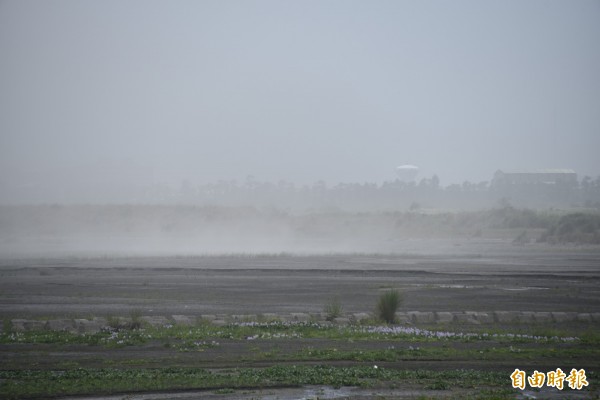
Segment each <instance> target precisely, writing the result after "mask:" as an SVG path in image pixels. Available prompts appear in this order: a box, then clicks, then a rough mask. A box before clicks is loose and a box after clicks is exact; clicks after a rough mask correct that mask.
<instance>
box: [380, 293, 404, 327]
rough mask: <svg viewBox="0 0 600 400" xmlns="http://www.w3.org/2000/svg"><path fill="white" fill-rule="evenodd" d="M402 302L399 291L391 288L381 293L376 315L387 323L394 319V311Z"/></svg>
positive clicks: (391, 322) (392, 321)
mask: <svg viewBox="0 0 600 400" xmlns="http://www.w3.org/2000/svg"><path fill="white" fill-rule="evenodd" d="M401 303H402V295H401V294H400V292H399V291H397V290H395V289H392V290H388V291H386V292H385V293H383V294H382V295H381V296H380V297H379V301H378V302H377V310H376V311H377V316H378V317H379V318H380V319H381V320H382V321H385V322H387V323H388V324H393V323H394V322H395V321H396V311H397V310H398V307H400V304H401Z"/></svg>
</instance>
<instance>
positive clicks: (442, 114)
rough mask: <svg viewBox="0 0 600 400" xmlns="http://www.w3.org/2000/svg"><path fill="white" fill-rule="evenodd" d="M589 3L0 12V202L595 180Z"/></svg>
mask: <svg viewBox="0 0 600 400" xmlns="http://www.w3.org/2000/svg"><path fill="white" fill-rule="evenodd" d="M598 21H600V3H599V2H598V1H577V2H566V1H527V2H521V1H506V2H491V1H487V2H479V1H455V2H441V1H439V2H435V1H425V2H423V1H410V2H409V1H376V2H371V1H369V2H367V1H362V2H361V1H328V2H321V1H302V2H279V1H202V2H193V1H178V2H166V1H128V2H120V1H101V2H81V1H51V2H42V1H1V2H0V202H2V203H5V204H7V203H9V204H14V203H20V202H28V203H32V202H33V203H54V202H57V203H106V202H117V203H122V202H130V201H131V200H132V199H133V198H134V197H135V196H133V195H132V193H134V192H135V190H137V188H139V187H144V186H152V185H157V184H166V185H174V186H175V187H179V185H180V184H181V182H182V181H183V180H188V181H189V182H192V183H198V184H205V183H208V182H216V181H219V180H233V179H235V180H238V181H244V180H245V179H246V177H247V176H249V175H252V176H254V177H256V178H257V179H259V180H261V181H270V182H278V181H279V180H286V181H288V182H293V183H296V184H300V185H302V184H312V183H313V182H315V181H318V180H321V179H322V180H325V181H326V182H327V183H331V184H335V183H338V182H376V183H381V182H383V181H386V180H393V179H394V178H395V175H394V168H395V167H396V166H397V165H400V164H415V165H418V166H419V167H420V168H421V175H420V177H430V176H432V175H433V174H437V175H438V176H439V178H440V180H441V183H442V185H449V184H451V183H461V182H462V181H464V180H469V181H472V182H479V181H482V180H490V179H491V177H492V174H493V173H494V171H496V170H497V169H508V170H510V169H537V168H572V169H575V170H576V171H577V172H578V173H579V176H580V177H583V176H585V175H590V176H592V177H595V176H597V175H598V172H599V171H600V158H599V157H598V156H597V152H598V149H599V148H600V118H599V115H600V79H599V77H600V72H599V71H600V47H599V46H598V39H599V38H600V24H598Z"/></svg>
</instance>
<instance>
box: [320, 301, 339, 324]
mask: <svg viewBox="0 0 600 400" xmlns="http://www.w3.org/2000/svg"><path fill="white" fill-rule="evenodd" d="M323 311H325V314H326V317H325V319H327V321H333V320H334V319H336V318H338V317H340V316H341V315H342V312H343V308H342V304H341V303H340V299H339V297H337V296H336V297H334V298H332V299H330V300H329V302H328V303H327V304H325V307H324V310H323Z"/></svg>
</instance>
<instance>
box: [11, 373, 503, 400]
mask: <svg viewBox="0 0 600 400" xmlns="http://www.w3.org/2000/svg"><path fill="white" fill-rule="evenodd" d="M0 379H1V380H2V381H3V384H2V386H0V396H1V397H2V398H6V399H15V398H22V397H34V398H35V397H37V398H41V397H48V396H65V395H84V394H91V393H93V394H96V395H102V394H103V395H108V394H113V393H123V392H139V391H156V390H181V389H207V390H214V391H216V392H220V393H223V394H226V393H231V392H230V390H233V389H236V388H246V389H247V388H267V387H281V386H288V387H293V386H301V385H328V386H333V387H341V386H358V387H371V386H374V385H376V384H377V385H380V384H382V383H384V384H388V385H389V384H397V383H398V382H402V383H405V384H416V385H421V386H425V387H427V386H431V385H438V386H439V387H442V386H443V387H457V388H475V387H479V386H488V387H506V385H507V377H506V374H504V373H498V372H483V371H471V370H455V371H427V370H417V371H406V370H394V369H387V368H375V367H374V366H360V367H332V366H295V365H291V366H273V367H268V368H236V369H229V370H220V371H210V370H205V369H200V368H156V369H122V370H121V369H111V368H105V369H76V370H70V371H33V370H26V371H0Z"/></svg>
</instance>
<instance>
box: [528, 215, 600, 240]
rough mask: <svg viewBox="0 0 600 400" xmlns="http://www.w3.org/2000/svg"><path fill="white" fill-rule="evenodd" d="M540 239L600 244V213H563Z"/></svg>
mask: <svg viewBox="0 0 600 400" xmlns="http://www.w3.org/2000/svg"><path fill="white" fill-rule="evenodd" d="M540 240H541V241H543V242H548V243H580V244H600V215H598V214H591V213H574V214H567V215H563V216H562V217H560V218H559V219H558V221H556V222H554V223H553V224H552V225H551V226H550V227H549V229H548V230H547V231H546V232H545V233H544V234H543V235H542V237H541V238H540Z"/></svg>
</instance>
